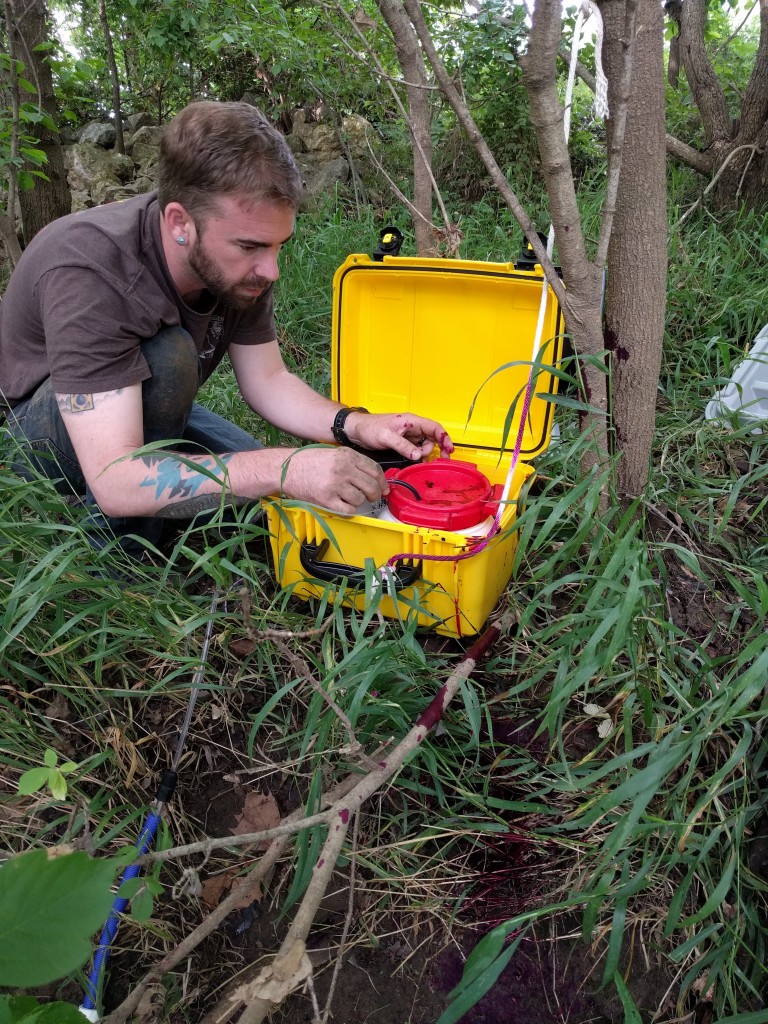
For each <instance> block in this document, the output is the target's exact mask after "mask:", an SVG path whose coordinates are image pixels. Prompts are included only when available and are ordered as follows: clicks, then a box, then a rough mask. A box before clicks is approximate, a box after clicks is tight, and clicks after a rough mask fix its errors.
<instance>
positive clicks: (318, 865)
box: [317, 857, 325, 871]
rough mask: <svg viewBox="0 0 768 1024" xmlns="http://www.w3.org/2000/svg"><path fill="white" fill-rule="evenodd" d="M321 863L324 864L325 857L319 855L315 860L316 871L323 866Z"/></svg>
mask: <svg viewBox="0 0 768 1024" xmlns="http://www.w3.org/2000/svg"><path fill="white" fill-rule="evenodd" d="M323 864H325V857H321V858H320V860H319V861H318V862H317V870H318V871H319V870H320V868H321V867H322V866H323Z"/></svg>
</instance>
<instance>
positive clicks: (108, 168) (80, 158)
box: [65, 143, 133, 210]
mask: <svg viewBox="0 0 768 1024" xmlns="http://www.w3.org/2000/svg"><path fill="white" fill-rule="evenodd" d="M65 166H66V167H67V181H68V183H69V187H70V189H71V190H72V193H73V199H72V209H73V210H74V209H76V208H77V209H86V208H87V207H88V206H99V205H101V203H103V202H104V199H105V196H106V194H107V190H108V189H109V188H110V187H111V188H115V187H117V188H122V187H123V185H124V183H125V181H126V179H127V178H128V177H130V176H131V174H132V173H133V161H132V160H131V159H130V157H126V156H121V155H120V154H119V153H108V152H107V151H106V150H104V149H100V148H99V147H98V146H93V145H87V144H86V145H83V144H82V143H76V144H75V145H74V146H67V147H66V149H65ZM75 196H76V197H77V198H75ZM86 196H88V197H90V202H89V201H88V199H87V198H86ZM76 204H77V205H76Z"/></svg>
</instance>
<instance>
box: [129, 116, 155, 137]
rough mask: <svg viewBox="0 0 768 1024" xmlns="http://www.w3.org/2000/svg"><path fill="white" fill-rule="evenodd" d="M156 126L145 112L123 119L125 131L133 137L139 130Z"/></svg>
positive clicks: (152, 118) (153, 119) (153, 120)
mask: <svg viewBox="0 0 768 1024" xmlns="http://www.w3.org/2000/svg"><path fill="white" fill-rule="evenodd" d="M155 125H156V122H155V118H154V117H152V115H151V114H148V113H147V112H146V110H142V111H139V112H138V113H136V114H129V115H128V117H126V119H125V127H126V129H127V131H129V132H130V133H131V135H133V134H134V133H135V132H137V131H138V130H139V129H140V128H154V127H155Z"/></svg>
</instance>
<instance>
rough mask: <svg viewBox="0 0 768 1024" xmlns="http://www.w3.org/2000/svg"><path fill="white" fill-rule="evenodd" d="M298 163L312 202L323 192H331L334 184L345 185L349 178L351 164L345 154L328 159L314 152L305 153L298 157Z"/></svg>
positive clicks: (308, 197) (308, 196)
mask: <svg viewBox="0 0 768 1024" xmlns="http://www.w3.org/2000/svg"><path fill="white" fill-rule="evenodd" d="M296 163H297V164H298V167H299V170H300V171H301V175H302V177H303V179H304V183H305V186H306V195H307V199H308V200H309V201H310V203H311V201H312V200H313V199H316V198H317V197H318V196H319V195H321V194H322V193H323V192H329V191H330V190H331V189H333V188H334V186H336V185H343V184H344V183H345V182H346V181H348V180H349V164H348V163H347V161H346V160H345V159H344V157H343V156H338V157H336V158H335V159H333V160H327V159H322V157H318V155H317V154H314V153H313V154H308V153H305V154H303V155H299V156H297V157H296Z"/></svg>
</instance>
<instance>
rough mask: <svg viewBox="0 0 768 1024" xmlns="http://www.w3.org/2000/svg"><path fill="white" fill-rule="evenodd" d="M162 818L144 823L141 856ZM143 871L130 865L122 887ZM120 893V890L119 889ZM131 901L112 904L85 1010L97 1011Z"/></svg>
mask: <svg viewBox="0 0 768 1024" xmlns="http://www.w3.org/2000/svg"><path fill="white" fill-rule="evenodd" d="M160 820H161V816H160V813H159V809H158V810H157V811H151V812H150V814H149V817H148V818H147V820H146V822H145V823H144V828H143V829H142V831H141V835H140V836H139V838H138V839H137V840H136V849H137V850H138V852H139V854H142V853H146V852H147V851H148V850H149V848H150V846H151V845H152V842H153V840H154V838H155V836H156V835H157V829H158V826H159V824H160ZM140 871H141V866H140V865H139V864H129V865H128V867H127V868H126V869H125V871H124V872H123V877H122V878H121V879H120V887H122V884H123V882H127V881H128V880H129V879H131V878H136V876H137V875H138V874H139V872H140ZM118 892H119V888H118ZM129 902H130V900H128V899H126V898H125V897H124V896H116V897H115V902H114V903H113V904H112V910H111V911H110V912H109V917H108V918H107V923H106V924H105V925H104V930H103V931H102V933H101V938H100V939H99V944H98V946H97V947H96V952H95V953H94V955H93V966H92V967H91V973H90V975H89V976H88V981H87V982H86V984H85V998H84V999H83V1003H82V1008H83V1009H84V1010H95V1009H96V998H97V996H98V991H99V981H100V979H101V972H102V971H103V970H104V968H105V966H106V963H107V959H108V957H109V950H110V946H111V945H112V940H113V939H114V937H115V935H116V933H117V926H118V924H119V923H120V915H121V914H122V913H124V911H125V908H126V907H127V906H128V904H129Z"/></svg>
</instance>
